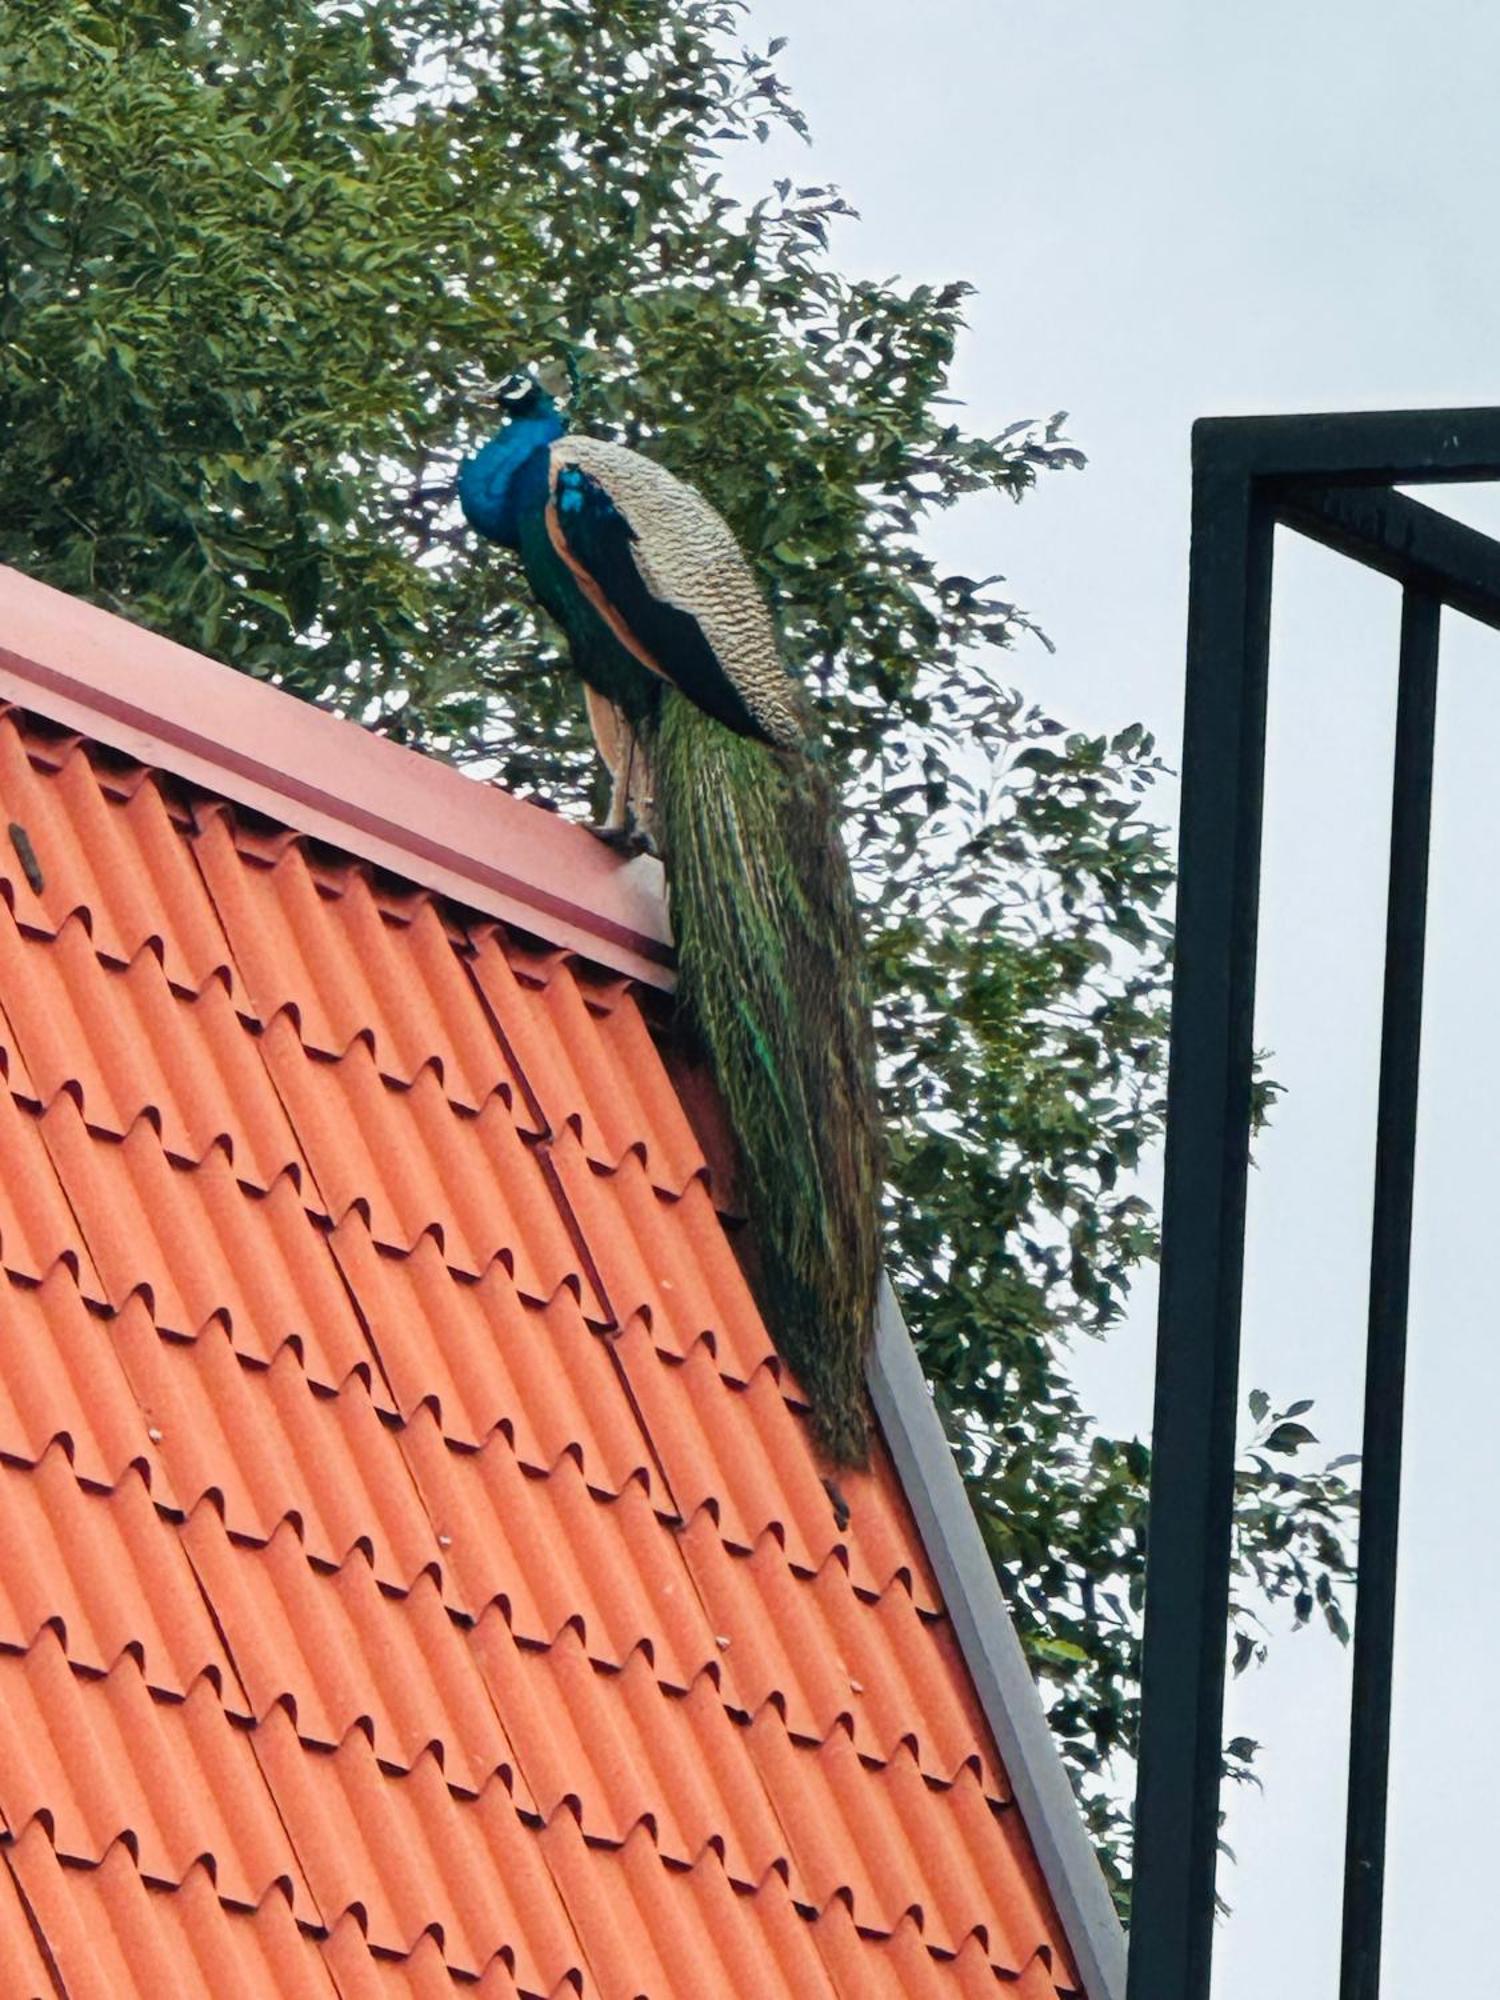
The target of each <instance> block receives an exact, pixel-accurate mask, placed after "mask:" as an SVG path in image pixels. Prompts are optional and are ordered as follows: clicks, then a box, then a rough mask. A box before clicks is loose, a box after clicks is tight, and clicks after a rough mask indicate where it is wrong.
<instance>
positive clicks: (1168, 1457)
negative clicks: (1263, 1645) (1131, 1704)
mask: <svg viewBox="0 0 1500 2000" xmlns="http://www.w3.org/2000/svg"><path fill="white" fill-rule="evenodd" d="M1271 552H1272V517H1271V513H1270V510H1269V508H1268V507H1267V506H1266V505H1265V504H1264V502H1262V501H1261V500H1259V499H1258V498H1257V496H1256V493H1255V490H1254V488H1253V487H1252V485H1251V483H1250V482H1249V481H1248V480H1246V479H1244V478H1242V477H1239V476H1237V475H1236V473H1235V472H1234V471H1233V470H1232V469H1225V468H1224V467H1223V466H1221V465H1215V464H1213V463H1211V462H1210V463H1208V464H1204V463H1203V462H1201V461H1200V463H1199V464H1198V465H1197V466H1196V467H1195V470H1194V478H1193V541H1192V559H1191V564H1190V571H1189V589H1188V672H1187V705H1186V716H1185V722H1184V732H1183V765H1182V825H1181V836H1180V862H1179V871H1178V888H1177V934H1176V965H1175V972H1174V978H1173V988H1172V1046H1171V1061H1170V1070H1169V1077H1168V1120H1167V1151H1166V1172H1165V1187H1164V1191H1163V1201H1162V1275H1161V1303H1160V1317H1159V1325H1158V1334H1157V1373H1156V1405H1155V1415H1154V1420H1153V1427H1152V1434H1151V1436H1152V1452H1151V1521H1150V1541H1149V1547H1148V1556H1147V1569H1146V1578H1147V1581H1146V1629H1145V1643H1144V1653H1143V1660H1142V1675H1141V1743H1140V1775H1139V1782H1138V1785H1137V1790H1136V1822H1135V1824H1136V1844H1135V1888H1134V1896H1133V1904H1132V1920H1131V1933H1130V1974H1129V1987H1128V1992H1129V1996H1130V2000H1207V1996H1208V1991H1209V1977H1210V1968H1211V1958H1212V1950H1213V1922H1214V1870H1215V1863H1216V1859H1217V1840H1218V1820H1219V1767H1220V1760H1221V1750H1220V1743H1221V1738H1222V1734H1223V1707H1224V1670H1225V1644H1226V1629H1227V1622H1228V1610H1229V1555H1230V1531H1231V1523H1232V1509H1233V1500H1234V1453H1235V1417H1236V1403H1237V1400H1238V1398H1237V1383H1238V1372H1239V1329H1240V1287H1241V1274H1242V1266H1243V1259H1244V1242H1245V1183H1246V1173H1247V1165H1248V1152H1249V1134H1250V1089H1251V1046H1252V1029H1253V1005H1254V997H1255V931H1256V910H1257V904H1258V899H1259V867H1260V825H1261V791H1262V783H1263V768H1264V750H1265V703H1266V671H1267V654H1268V646H1269V629H1270V600H1271Z"/></svg>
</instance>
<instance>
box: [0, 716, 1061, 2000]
mask: <svg viewBox="0 0 1500 2000" xmlns="http://www.w3.org/2000/svg"><path fill="white" fill-rule="evenodd" d="M291 716H292V721H293V723H294V722H295V712H294V711H292V712H291ZM0 800H3V805H4V814H3V818H4V820H5V821H6V822H13V823H15V824H17V825H20V826H22V827H24V828H25V830H26V833H27V836H28V838H29V840H30V843H31V847H32V850H33V851H34V853H35V857H36V862H37V864H38V866H39V867H40V870H41V877H40V882H41V886H40V887H38V886H37V882H36V880H35V879H34V878H35V870H32V871H30V873H28V869H27V867H26V866H25V865H24V864H23V861H22V859H21V858H20V855H19V854H18V852H17V851H16V849H15V846H14V843H13V842H9V841H6V840H4V839H3V838H0V1153H3V1157H4V1160H5V1163H6V1170H5V1172H4V1173H3V1174H0V1267H3V1269H0V1849H3V1860H4V1864H5V1865H4V1868H3V1870H0V1991H3V1992H4V1993H5V1994H7V1995H10V1994H16V1995H21V1996H25V1995H31V1994H35V1995H38V1996H42V1997H43V2000H56V1996H58V1995H65V1996H70V1997H72V2000H133V1997H134V1996H140V2000H148V1996H149V2000H157V1996H159V1995H161V1994H173V1995H175V1994H183V1995H189V1994H191V1995H199V1994H203V1995H208V1996H210V2000H217V1997H218V1996H225V2000H228V1996H241V1995H244V1996H249V2000H257V1997H258V1996H261V1995H264V1996H267V2000H270V1996H272V1995H275V1996H279V1997H280V2000H288V1996H289V1997H290V2000H395V1996H418V2000H439V1997H440V1996H441V2000H448V1996H452V1995H455V1994H458V1993H460V1992H464V1993H472V1994H477V1995H479V1996H481V2000H497V1997H498V1996H511V1995H517V1994H520V1995H526V1996H531V1997H532V2000H560V1996H564V1995H566V1996H571V2000H707V1996H717V1995H719V1994H724V1995H731V1994H737V1993H744V1994H747V1995H751V1994H753V1995H755V1996H757V2000H760V1996H764V1997H765V2000H885V1996H890V2000H895V1996H897V1995H915V1996H921V2000H927V1997H928V1996H930V2000H947V1997H948V1996H955V2000H973V1996H978V1995H981V1994H983V1995H996V1994H998V1995H1001V1996H1014V2000H1056V1996H1058V1995H1073V1994H1075V1993H1076V1992H1077V1991H1078V1987H1077V1980H1076V1976H1075V1974H1074V1972H1073V1969H1072V1967H1071V1964H1070V1962H1069V1960H1068V1956H1067V1953H1066V1950H1065V1948H1064V1945H1063V1942H1062V1937H1061V1932H1060V1928H1059V1924H1058V1920H1057V1917H1056V1914H1055V1912H1054V1910H1053V1908H1052V1905H1051V1902H1050V1900H1049V1897H1048V1894H1047V1890H1046V1887H1045V1885H1044V1883H1043V1881H1042V1878H1041V1875H1040V1872H1039V1870H1038V1867H1037V1864H1036V1861H1035V1857H1034V1855H1033V1853H1032V1850H1031V1847H1030V1844H1029V1842H1028V1840H1027V1836H1026V1831H1025V1828H1024V1826H1023V1825H1022V1824H1021V1820H1020V1815H1019V1811H1018V1808H1017V1807H1016V1805H1015V1803H1014V1801H1013V1799H1012V1796H1011V1792H1010V1787H1009V1784H1008V1782H1007V1779H1006V1775H1005V1772H1004V1770H1003V1769H1002V1767H1001V1765H1000V1760H999V1758H998V1755H997V1754H996V1751H995V1747H994V1744H993V1742H992V1741H991V1739H990V1736H989V1732H988V1729H987V1727H986V1724H985V1721H984V1719H983V1716H982V1714H981V1712H980V1709H979V1706H978V1703H977V1700H976V1698H975V1696H974V1693H973V1690H972V1688H971V1687H970V1685H969V1682H968V1679H967V1677H966V1674H965V1671H964V1668H963V1664H962V1660H961V1658H960V1655H959V1652H958V1648H957V1645H956V1642H955V1640H954V1636H953V1632H952V1628H951V1626H950V1624H949V1621H948V1618H947V1616H946V1613H945V1611H944V1608H943V1605H942V1602H941V1598H940V1595H939V1593H938V1590H937V1587H936V1584H935V1582H934V1580H933V1577H932V1574H931V1571H930V1568H929V1566H928V1564H927V1562H926V1559H925V1557H924V1555H923V1552H922V1550H921V1547H920V1543H919V1541H918V1538H917V1535H916V1531H915V1529H914V1527H913V1524H912V1521H911V1518H910V1515H909V1513H908V1511H907V1508H906V1504H905V1501H904V1498H903V1496H902V1494H901V1491H900V1487H899V1484H898V1483H897V1481H896V1478H895V1475H894V1473H893V1471H892V1469H891V1466H890V1464H889V1462H888V1461H887V1459H886V1458H885V1457H884V1455H883V1453H881V1452H877V1453H876V1455H875V1458H874V1460H873V1462H872V1466H871V1469H870V1470H869V1471H868V1472H866V1473H861V1474H858V1475H854V1476H850V1477H846V1478H844V1479H842V1480H841V1482H840V1485H841V1490H842V1495H843V1498H844V1500H845V1501H846V1502H847V1514H845V1513H844V1511H843V1510H842V1509H840V1510H838V1511H836V1510H835V1506H834V1504H833V1501H832V1500H831V1498H830V1495H829V1493H828V1491H827V1489H826V1488H825V1487H824V1485H823V1482H822V1478H821V1476H820V1469H819V1466H818V1464H817V1461H816V1459H815V1458H814V1456H813V1454H812V1452H811V1449H810V1446H809V1441H808V1431H807V1424H806V1417H805V1411H804V1409H803V1407H802V1403H801V1399H800V1397H799V1394H798V1391H797V1386H796V1384H795V1382H794V1381H793V1380H792V1379H791V1378H790V1377H789V1375H788V1374H787V1373H786V1371H785V1369H784V1368H783V1366H782V1364H781V1362H780V1361H779V1360H778V1359H777V1357H776V1355H775V1353H774V1350H773V1348H772V1346H771V1343H770V1340H769V1338H768V1336H767V1334H766V1330H765V1327H764V1325H763V1323H762V1321H761V1318H760V1315H759V1313H758V1311H757V1309H756V1305H755V1301H754V1297H753V1295H752V1292H751V1289H750V1286H749V1284H748V1283H747V1281H746V1278H745V1276H744V1274H743V1272H742V1269H741V1265H740V1262H739V1259H738V1257H737V1254H736V1250H735V1245H734V1233H735V1231H736V1229H737V1228H738V1227H739V1226H740V1225H739V1224H738V1222H737V1221H736V1219H735V1217H734V1214H733V1202H732V1195H731V1193H730V1180H731V1178H732V1176H731V1173H730V1171H729V1170H728V1169H727V1168H726V1166H725V1165H724V1158H725V1156H724V1151H723V1145H722V1140H721V1138H719V1137H716V1136H714V1134H713V1133H712V1132H711V1131H710V1133H709V1137H708V1139H707V1140H706V1141H704V1140H700V1137H699V1136H698V1134H699V1133H700V1132H702V1131H705V1130H708V1129H709V1127H710V1126H711V1125H712V1120H711V1119H709V1120H708V1121H707V1123H705V1120H704V1117H703V1116H702V1113H701V1108H700V1107H695V1106H693V1105H692V1104H691V1103H689V1102H688V1101H687V1100H686V1099H685V1098H684V1096H683V1095H682V1094H681V1093H680V1092H679V1089H678V1087H677V1085H676V1084H675V1083H674V1082H673V1079H672V1073H671V1072H669V1069H668V1068H667V1066H666V1065H665V1063H664V1061H663V1057H662V1053H661V1050H660V1048H659V1046H658V1041H657V1034H658V1032H659V1030H658V1029H657V1028H654V1027H653V1025H652V1022H653V1020H655V1019H656V1018H657V1016H656V1012H655V1011H654V1010H655V1009H656V1002H655V1001H653V1000H651V999H649V998H643V996H642V995H641V994H639V993H638V992H637V991H636V990H635V989H634V988H633V987H632V986H631V984H630V983H629V981H628V980H626V979H625V978H623V977H622V976H620V975H618V974H613V973H608V972H604V971H601V970H600V969H599V968H596V967H591V966H589V965H588V964H586V963H584V962H582V961H580V960H578V959H577V958H575V957H572V956H570V955H569V954H568V953H566V952H563V951H558V950H553V949H549V948H543V947H540V946H538V945H537V943H536V942H535V940H529V939H527V938H524V937H521V936H512V935H509V934H507V933H506V932H505V931H504V930H503V929H502V928H501V927H500V926H498V925H497V924H496V923H495V922H494V921H492V920H490V919H486V920H484V921H483V922H476V921H471V920H470V919H469V918H468V917H467V916H466V914H465V912H463V911H462V910H459V909H456V908H451V907H445V906H443V905H441V904H440V903H439V902H437V901H436V900H435V899H434V898H433V897H431V896H430V895H428V894H427V893H426V892H424V891H421V890H418V889H416V888H413V887H411V886H410V885H404V884H402V883H400V882H393V881H390V880H388V879H385V878H380V879H376V878H374V877H372V874H371V872H370V870H369V869H368V868H367V867H365V866H364V865H362V864H359V863H356V862H354V861H352V860H349V859H347V858H346V857H343V856H341V855H339V854H337V853H334V852H332V851H331V850H328V849H322V848H319V849H314V848H312V847H311V846H310V845H309V843H307V842H306V841H304V840H302V839H301V838H300V837H299V836H298V835H297V834H295V833H294V832H292V831H291V830H289V829H285V828H276V827H273V826H269V825H267V824H266V823H264V822H261V821H251V820H249V819H248V818H247V817H246V816H245V815H237V814H236V813H235V812H234V811H233V810H231V808H229V807H228V806H227V805H226V804H225V803H224V802H223V801H222V800H220V799H215V798H212V797H209V796H207V795H201V794H198V793H193V792H190V791H189V790H188V788H186V787H185V786H181V785H177V784H174V783H169V782H168V781H166V780H162V779H159V778H158V777H157V776H156V775H155V774H153V773H151V772H149V771H143V770H141V769H140V768H139V767H135V766H132V765H131V764H130V763H129V762H128V760H125V759H123V758H121V757H119V756H117V755H113V754H111V755H108V756H106V755H104V754H102V753H100V752H98V751H97V750H96V749H95V748H94V747H93V746H91V745H90V744H88V743H86V742H82V741H80V740H79V739H78V738H76V737H73V736H68V735H65V734H61V733H58V732H55V731H54V732H48V731H47V730H46V729H45V727H43V726H42V725H41V723H40V722H37V721H34V720H28V718H26V717H24V716H22V715H20V714H19V713H17V712H15V711H12V712H9V713H6V714H3V715H0ZM674 1060H675V1059H674ZM677 1070H678V1073H679V1074H686V1073H687V1072H686V1071H684V1070H682V1069H681V1066H680V1065H677ZM689 1095H691V1093H689ZM690 1112H691V1116H690V1115H689V1114H690ZM705 1145H706V1147H707V1151H706V1152H705ZM710 1162H712V1164H710Z"/></svg>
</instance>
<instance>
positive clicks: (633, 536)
mask: <svg viewBox="0 0 1500 2000" xmlns="http://www.w3.org/2000/svg"><path fill="white" fill-rule="evenodd" d="M551 460H552V464H551V481H550V490H549V494H548V500H547V531H548V534H549V535H550V536H551V538H552V543H553V546H554V548H555V549H556V550H557V553H558V555H559V556H560V557H561V558H562V560H563V561H564V562H565V563H566V564H567V566H568V568H569V570H570V571H571V572H572V574H573V576H574V578H575V579H576V580H577V583H578V585H579V588H580V589H581V590H582V591H583V593H584V595H585V596H586V597H587V598H588V600H589V602H590V603H591V604H592V605H593V607H594V609H595V610H596V611H597V612H598V613H599V615H600V617H601V618H602V619H603V620H604V621H605V623H606V624H607V625H608V626H609V627H610V629H611V631H613V633H614V634H615V637H616V638H617V639H619V641H620V642H621V644H622V645H624V646H625V647H626V648H627V650H628V651H630V652H631V653H632V654H633V655H634V656H635V658H636V659H638V660H639V661H640V662H641V663H642V665H643V666H646V667H648V668H649V669H650V670H651V672H652V673H655V674H659V675H660V676H661V677H662V679H663V680H666V681H669V682H670V683H671V684H672V685H673V686H674V687H676V688H678V689H680V690H681V692H682V693H683V694H685V695H687V696H688V698H689V699H690V700H692V701H694V702H696V703H697V705H698V706H699V707H700V708H702V709H705V710H706V711H707V712H708V713H709V714H710V715H712V716H714V717H715V718H716V719H717V720H718V721H720V722H722V723H724V724H725V725H726V727H728V728H730V729H733V730H737V731H738V732H739V733H740V734H741V735H745V736H758V737H761V738H764V739H765V740H767V741H769V742H772V743H777V744H780V745H782V746H783V747H787V748H791V747H795V746H796V745H798V744H800V743H801V742H802V739H803V729H802V724H801V720H800V717H799V711H798V701H797V693H796V688H795V686H794V684H793V683H792V681H791V679H790V678H789V677H788V675H787V672H786V669H785V668H784V667H783V666H782V664H781V656H780V654H779V652H778V651H777V646H776V633H775V629H774V627H773V626H772V623H771V616H770V613H769V611H768V610H767V609H766V605H765V601H764V599H763V598H762V597H761V594H760V591H759V589H758V588H757V586H756V582H755V578H754V576H753V575H752V574H751V571H750V566H749V564H748V563H747V562H746V561H745V558H744V556H743V555H742V554H741V553H740V548H739V544H738V543H737V542H736V541H735V539H734V535H733V533H732V532H731V530H730V528H729V525H728V523H727V522H726V521H725V520H724V519H723V517H722V516H721V515H719V514H718V513H716V512H715V511H714V509H713V508H712V507H710V505H709V504H708V502H707V501H706V500H705V499H704V498H703V497H702V495H701V494H699V493H695V492H694V491H693V489H692V487H690V486H686V485H684V484H683V482H682V481H681V480H680V479H677V478H674V476H673V475H672V474H671V473H670V472H668V471H666V470H665V469H664V468H663V467H662V466H659V465H656V464H653V463H652V461H651V460H650V459H648V458H642V457H641V455H640V454H639V453H638V452H634V451H630V450H629V449H627V447H626V446H624V445H617V444H608V443H606V442H605V441H604V440H603V439H601V438H588V437H564V438H559V439H558V440H557V442H556V443H555V444H554V445H553V446H552V448H551Z"/></svg>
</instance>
